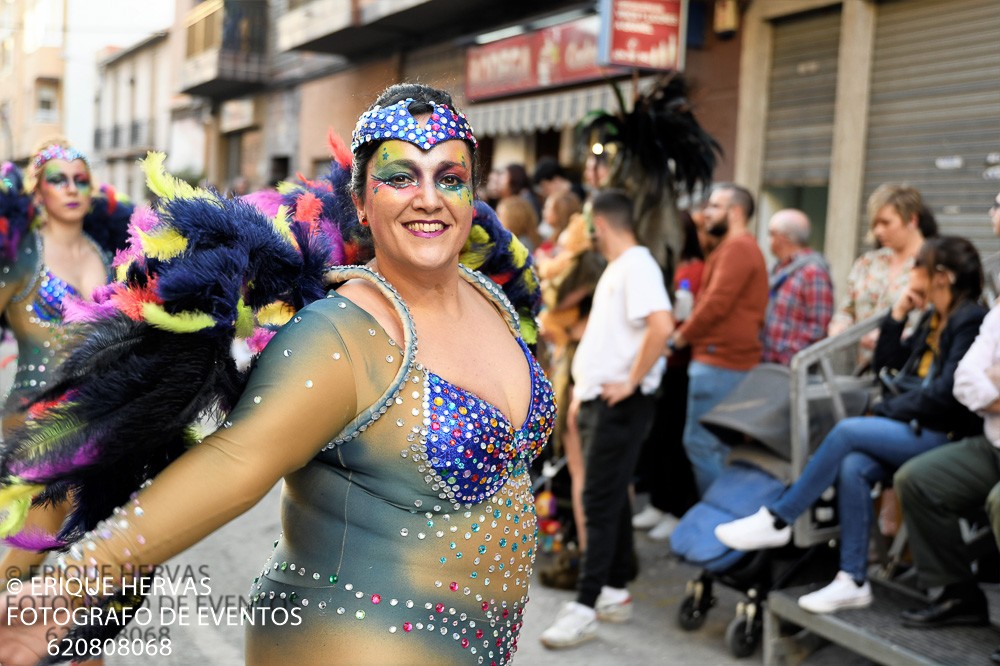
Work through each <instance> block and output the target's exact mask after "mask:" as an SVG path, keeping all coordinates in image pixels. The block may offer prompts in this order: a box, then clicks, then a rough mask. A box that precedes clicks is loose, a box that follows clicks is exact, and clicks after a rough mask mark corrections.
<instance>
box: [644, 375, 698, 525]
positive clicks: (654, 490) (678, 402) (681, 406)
mask: <svg viewBox="0 0 1000 666" xmlns="http://www.w3.org/2000/svg"><path fill="white" fill-rule="evenodd" d="M687 394H688V374H687V365H680V366H673V365H671V366H670V367H669V369H668V370H667V372H666V373H665V374H664V375H663V381H662V382H661V383H660V390H659V393H658V394H657V395H658V397H657V399H656V418H655V419H654V420H653V428H652V430H651V431H650V433H649V437H647V438H646V441H645V443H644V444H643V445H642V453H641V454H640V455H639V464H638V465H637V466H636V469H635V476H636V483H635V489H636V491H637V492H643V491H645V492H648V493H649V503H650V504H652V505H653V506H654V507H656V508H657V509H659V510H660V511H666V512H667V513H672V514H674V515H675V516H676V517H678V518H680V517H681V516H683V515H684V514H685V513H686V512H687V510H688V509H690V508H691V507H692V506H694V505H695V504H696V503H697V502H698V486H697V485H695V482H694V472H693V471H692V470H691V461H689V460H688V457H687V452H686V451H685V450H684V421H685V419H686V418H687V401H688V395H687Z"/></svg>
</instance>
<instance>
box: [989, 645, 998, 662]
mask: <svg viewBox="0 0 1000 666" xmlns="http://www.w3.org/2000/svg"><path fill="white" fill-rule="evenodd" d="M990 661H992V662H993V663H994V664H1000V647H998V648H997V649H996V650H993V654H991V655H990Z"/></svg>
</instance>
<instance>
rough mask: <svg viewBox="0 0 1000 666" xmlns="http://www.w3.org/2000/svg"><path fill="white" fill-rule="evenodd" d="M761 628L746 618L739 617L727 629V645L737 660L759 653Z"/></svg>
mask: <svg viewBox="0 0 1000 666" xmlns="http://www.w3.org/2000/svg"><path fill="white" fill-rule="evenodd" d="M760 637H761V627H760V626H759V624H758V623H757V622H754V621H752V620H749V619H748V618H746V617H745V616H737V617H735V618H733V621H732V622H730V623H729V626H728V627H726V644H727V645H728V646H729V651H730V652H731V653H732V654H733V656H734V657H736V658H737V659H744V658H746V657H749V656H750V655H752V654H753V653H754V652H756V651H757V644H758V643H760Z"/></svg>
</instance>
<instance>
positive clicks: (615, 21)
mask: <svg viewBox="0 0 1000 666" xmlns="http://www.w3.org/2000/svg"><path fill="white" fill-rule="evenodd" d="M687 5H688V0H601V34H600V54H599V56H598V61H599V62H600V63H601V64H604V65H620V66H622V67H635V68H638V69H646V70H651V69H655V70H677V71H681V70H683V69H684V45H685V44H686V43H687V42H686V34H685V33H686V32H687Z"/></svg>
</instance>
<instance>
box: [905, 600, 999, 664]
mask: <svg viewBox="0 0 1000 666" xmlns="http://www.w3.org/2000/svg"><path fill="white" fill-rule="evenodd" d="M901 617H902V618H903V626H904V627H918V628H925V629H932V628H935V627H952V626H958V625H961V626H967V627H985V626H987V625H988V624H989V623H990V613H989V610H988V609H987V607H986V597H985V596H983V595H982V594H981V593H980V595H979V596H978V597H948V598H943V599H939V600H938V601H935V602H934V603H932V604H931V605H929V606H927V607H926V608H915V609H912V610H907V611H903V612H902V614H901ZM998 656H1000V655H998Z"/></svg>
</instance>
